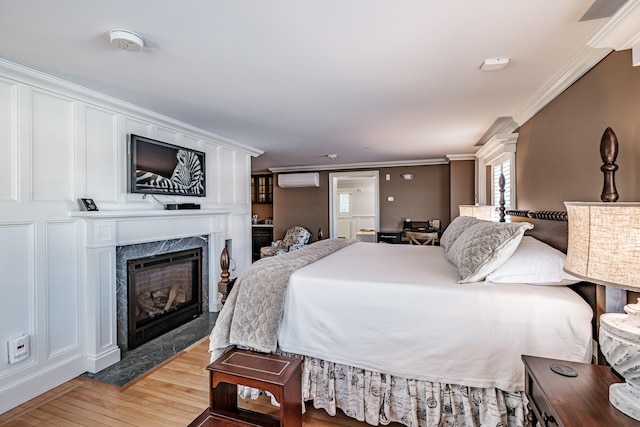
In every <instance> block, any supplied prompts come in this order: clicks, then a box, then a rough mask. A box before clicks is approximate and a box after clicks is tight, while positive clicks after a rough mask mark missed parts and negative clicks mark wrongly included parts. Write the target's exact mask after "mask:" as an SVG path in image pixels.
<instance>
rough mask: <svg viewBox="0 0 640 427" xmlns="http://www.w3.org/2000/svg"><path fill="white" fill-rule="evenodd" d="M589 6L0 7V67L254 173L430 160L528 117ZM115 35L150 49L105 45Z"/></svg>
mask: <svg viewBox="0 0 640 427" xmlns="http://www.w3.org/2000/svg"><path fill="white" fill-rule="evenodd" d="M611 1H612V0H604V2H605V3H606V2H609V4H610V2H611ZM596 3H600V4H602V1H599V2H596ZM618 3H620V1H618ZM592 4H593V0H562V1H558V0H517V1H514V0H482V1H478V0H395V1H392V0H273V1H258V0H217V1H216V0H183V1H176V0H135V1H132V0H109V1H97V0H92V1H87V0H55V1H51V0H28V1H26V0H23V1H17V0H16V1H9V0H0V57H1V58H4V59H6V60H9V61H12V62H15V63H18V64H22V65H24V66H27V67H30V68H33V69H36V70H40V71H42V72H44V73H47V74H50V75H54V76H57V77H60V78H62V79H65V80H68V81H71V82H74V83H77V84H79V85H82V86H85V87H88V88H91V89H94V90H96V91H99V92H102V93H105V94H108V95H111V96H113V97H116V98H119V99H122V100H125V101H128V102H130V103H133V104H136V105H139V106H142V107H145V108H147V109H150V110H153V111H156V112H158V113H161V114H164V115H167V116H170V117H173V118H176V119H178V120H181V121H184V122H186V123H189V124H192V125H195V126H197V127H200V128H202V129H205V130H208V131H210V132H213V133H215V134H217V135H220V136H222V137H225V138H228V139H231V140H234V141H237V142H240V143H242V144H245V145H249V146H251V147H255V148H257V149H259V150H263V151H264V154H263V155H261V156H259V157H258V158H256V159H254V160H253V162H254V165H253V169H254V170H261V169H265V168H267V167H283V166H293V165H296V166H300V165H328V164H350V163H361V162H380V161H402V160H416V159H429V158H441V157H443V156H444V155H445V154H462V153H473V152H475V151H476V149H477V147H476V146H475V144H476V142H477V141H478V140H479V139H480V138H481V137H482V135H483V134H484V133H485V131H487V129H488V128H489V127H490V126H491V125H492V123H494V121H495V120H496V119H497V118H499V117H514V118H518V117H524V118H528V117H527V114H524V111H525V110H527V108H528V107H527V106H528V105H532V99H533V98H535V97H537V96H539V94H540V91H541V88H544V87H545V85H548V82H549V81H550V79H553V78H555V76H557V72H558V70H561V69H562V68H563V67H564V66H566V64H567V62H568V61H570V60H571V58H572V57H573V56H574V55H575V54H576V52H578V51H580V50H581V49H584V46H585V44H586V43H587V41H588V40H589V39H590V38H591V37H592V35H593V34H594V33H595V32H596V31H598V30H599V29H600V28H601V27H602V26H603V25H605V24H606V23H607V18H599V19H588V20H582V21H581V18H582V17H583V16H584V15H585V13H587V11H588V10H589V8H590V7H591V6H592ZM592 12H593V10H592ZM112 28H124V29H128V30H131V31H134V32H136V33H138V34H140V35H141V36H142V37H143V38H144V40H145V42H146V47H145V48H144V49H143V50H142V51H141V52H138V53H132V52H126V51H123V50H118V49H116V48H114V47H113V46H111V45H110V43H109V36H108V31H109V29H112ZM589 49H592V48H589ZM608 51H609V50H605V51H604V53H602V55H604V54H606V53H607V52H608ZM496 57H509V58H511V63H510V65H509V66H508V67H507V68H506V69H505V70H502V71H497V72H483V71H480V70H479V69H478V68H479V66H480V64H481V62H482V60H483V59H486V58H496ZM527 111H528V110H527ZM529 116H530V114H529ZM519 124H521V123H519ZM330 153H335V154H337V155H338V158H337V159H335V160H331V159H328V158H327V157H326V155H327V154H330Z"/></svg>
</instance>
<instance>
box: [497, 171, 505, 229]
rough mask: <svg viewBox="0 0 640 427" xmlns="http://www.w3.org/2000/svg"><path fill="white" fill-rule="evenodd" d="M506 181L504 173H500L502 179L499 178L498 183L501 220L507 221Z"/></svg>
mask: <svg viewBox="0 0 640 427" xmlns="http://www.w3.org/2000/svg"><path fill="white" fill-rule="evenodd" d="M505 184H506V182H505V179H504V174H503V173H501V174H500V179H499V180H498V185H500V189H499V191H500V209H499V210H500V222H506V221H505V219H504V186H505Z"/></svg>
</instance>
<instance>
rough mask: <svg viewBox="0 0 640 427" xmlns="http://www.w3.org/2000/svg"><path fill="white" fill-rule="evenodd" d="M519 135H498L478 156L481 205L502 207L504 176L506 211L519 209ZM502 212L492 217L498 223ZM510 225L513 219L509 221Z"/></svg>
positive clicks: (479, 200) (477, 185)
mask: <svg viewBox="0 0 640 427" xmlns="http://www.w3.org/2000/svg"><path fill="white" fill-rule="evenodd" d="M517 142H518V134H517V133H510V134H505V135H494V136H493V137H492V138H491V139H490V140H489V141H488V142H487V143H486V144H484V145H483V146H482V147H481V148H480V149H479V150H478V152H477V153H476V159H477V165H478V168H477V171H476V191H477V202H478V204H480V205H493V206H496V207H497V206H499V205H500V175H501V174H503V175H504V180H505V189H504V190H505V191H504V202H505V209H516V184H515V182H516V179H515V177H516V175H515V166H516V143H517ZM499 218H500V212H499V211H498V210H496V211H495V212H493V213H492V219H493V220H494V221H498V220H499ZM505 220H507V221H509V217H508V216H507V217H505Z"/></svg>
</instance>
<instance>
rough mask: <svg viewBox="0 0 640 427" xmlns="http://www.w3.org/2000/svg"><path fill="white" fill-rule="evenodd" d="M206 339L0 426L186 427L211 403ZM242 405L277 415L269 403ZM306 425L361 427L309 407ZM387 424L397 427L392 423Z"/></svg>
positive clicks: (58, 393) (77, 384)
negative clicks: (120, 381)
mask: <svg viewBox="0 0 640 427" xmlns="http://www.w3.org/2000/svg"><path fill="white" fill-rule="evenodd" d="M208 344H209V341H208V338H204V339H203V340H201V341H199V342H197V343H196V344H194V345H193V346H191V347H189V348H187V349H186V350H185V351H184V352H182V353H180V354H179V355H177V356H176V357H174V358H173V359H170V360H169V361H168V362H166V363H165V364H163V365H161V366H160V367H157V368H156V369H154V370H153V371H151V372H150V373H148V374H147V375H145V376H143V377H140V378H138V379H137V380H135V381H133V382H132V383H129V384H127V385H126V386H125V387H116V386H112V385H109V384H105V383H101V382H98V381H95V380H91V379H87V378H83V377H77V378H75V379H73V380H72V381H69V382H68V383H65V384H63V385H61V386H59V387H57V388H55V389H53V390H51V391H49V392H47V393H45V394H43V395H41V396H38V397H37V398H35V399H33V400H31V401H29V402H27V403H25V404H23V405H21V406H19V407H17V408H14V409H13V410H11V411H8V412H6V413H4V414H0V426H8V427H9V426H10V427H23V426H64V427H73V426H87V427H94V426H95V427H100V426H109V427H113V426H115V427H117V426H137V427H144V426H176V427H179V426H187V425H188V424H189V423H190V422H191V421H192V420H193V419H194V418H196V417H197V416H198V415H199V414H200V413H201V412H202V411H203V410H204V409H205V408H206V407H207V406H208V405H209V390H208V386H209V376H208V371H207V370H206V369H205V367H206V366H207V365H208V364H209V353H208ZM243 406H245V407H250V408H252V409H253V410H257V411H260V412H267V413H273V414H277V408H275V407H273V406H271V405H270V404H269V401H268V399H266V398H265V399H259V400H258V401H245V402H244V403H243ZM303 426H305V427H329V426H341V427H364V426H368V424H366V423H361V422H358V421H355V420H353V419H351V418H348V417H346V416H345V415H344V414H342V413H339V414H338V415H337V416H336V417H330V416H329V415H327V413H326V412H325V411H323V410H316V409H313V408H312V407H311V405H307V412H306V413H305V414H304V417H303ZM391 426H400V425H399V424H391Z"/></svg>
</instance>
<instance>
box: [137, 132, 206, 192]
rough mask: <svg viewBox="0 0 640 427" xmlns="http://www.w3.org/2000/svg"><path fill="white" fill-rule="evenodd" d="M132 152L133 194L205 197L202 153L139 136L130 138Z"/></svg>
mask: <svg viewBox="0 0 640 427" xmlns="http://www.w3.org/2000/svg"><path fill="white" fill-rule="evenodd" d="M130 148H131V149H130V159H131V161H130V165H131V169H130V173H129V176H130V183H131V192H132V193H146V194H165V195H173V196H196V197H204V196H205V195H206V192H205V187H206V181H205V177H204V171H205V163H204V162H205V158H204V154H205V153H203V152H202V151H196V150H191V149H189V148H184V147H179V146H177V145H173V144H168V143H166V142H161V141H156V140H155V139H151V138H146V137H144V136H139V135H131V147H130Z"/></svg>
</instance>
